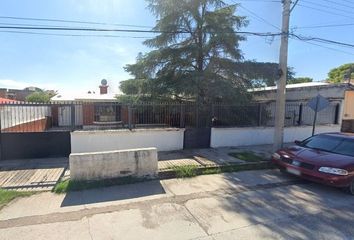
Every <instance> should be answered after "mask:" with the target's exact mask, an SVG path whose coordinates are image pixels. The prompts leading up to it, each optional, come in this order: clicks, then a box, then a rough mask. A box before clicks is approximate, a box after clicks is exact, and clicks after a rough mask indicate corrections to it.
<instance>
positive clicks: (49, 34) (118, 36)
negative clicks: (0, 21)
mask: <svg viewBox="0 0 354 240" xmlns="http://www.w3.org/2000/svg"><path fill="white" fill-rule="evenodd" d="M0 33H16V34H30V35H44V36H64V37H104V38H139V39H148V38H151V37H148V36H146V37H144V36H122V35H107V34H65V33H42V32H33V31H11V30H10V31H6V30H0Z"/></svg>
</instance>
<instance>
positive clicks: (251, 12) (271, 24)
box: [239, 5, 280, 30]
mask: <svg viewBox="0 0 354 240" xmlns="http://www.w3.org/2000/svg"><path fill="white" fill-rule="evenodd" d="M239 7H240V8H242V9H243V10H245V11H246V12H248V13H250V14H251V15H252V16H254V17H255V18H257V19H258V20H259V21H261V22H264V23H266V24H268V25H269V26H272V27H274V28H276V29H277V30H280V28H279V27H278V26H276V25H274V24H273V23H271V22H269V21H268V20H266V19H264V18H262V17H261V16H259V15H258V14H256V13H254V12H253V11H251V10H249V9H247V8H245V7H244V6H242V5H239Z"/></svg>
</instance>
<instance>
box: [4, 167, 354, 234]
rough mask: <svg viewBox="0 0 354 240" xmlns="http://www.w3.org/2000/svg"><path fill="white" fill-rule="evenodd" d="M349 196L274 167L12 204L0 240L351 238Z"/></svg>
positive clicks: (353, 209)
mask: <svg viewBox="0 0 354 240" xmlns="http://www.w3.org/2000/svg"><path fill="white" fill-rule="evenodd" d="M353 219H354V198H353V197H350V196H348V195H347V194H346V193H344V192H342V191H340V190H337V189H333V188H329V187H325V186H320V185H317V184H312V183H307V182H303V181H299V180H298V179H294V178H291V177H289V176H286V175H282V174H280V173H279V172H278V171H276V170H264V171H247V172H239V173H228V174H217V175H208V176H199V177H195V178H191V179H170V180H163V181H150V182H144V183H138V184H134V185H124V186H115V187H110V188H102V189H96V190H87V191H81V192H73V193H69V194H67V195H56V194H53V193H50V192H45V193H40V194H36V195H33V196H31V197H28V198H22V199H18V200H16V201H15V202H13V203H12V204H11V205H9V206H7V207H5V208H3V209H2V210H1V211H0V236H1V239H6V240H7V239H9V240H10V239H11V240H12V239H19V240H21V239H39V240H41V239H46V240H47V239H49V240H50V239H68V240H70V239H75V240H76V239H83V240H85V239H91V240H92V239H93V240H100V239H128V240H133V239H152V240H154V239H156V240H159V239H194V240H196V239H199V240H221V239H226V240H228V239H230V240H231V239H330V240H333V239H353V238H354V228H353V225H352V223H353Z"/></svg>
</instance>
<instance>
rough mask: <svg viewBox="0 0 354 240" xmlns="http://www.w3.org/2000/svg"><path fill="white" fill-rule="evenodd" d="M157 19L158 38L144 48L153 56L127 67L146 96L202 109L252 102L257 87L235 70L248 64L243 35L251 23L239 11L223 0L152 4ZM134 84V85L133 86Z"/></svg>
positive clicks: (171, 0) (141, 57)
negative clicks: (250, 92) (241, 45)
mask: <svg viewBox="0 0 354 240" xmlns="http://www.w3.org/2000/svg"><path fill="white" fill-rule="evenodd" d="M147 1H148V7H149V9H150V10H151V11H152V13H153V14H154V15H155V16H156V18H157V19H158V20H157V23H156V26H155V27H154V28H153V30H154V31H156V32H157V33H158V34H157V35H156V37H154V38H152V39H149V40H146V41H145V42H144V44H145V45H146V46H148V47H150V48H152V49H153V50H152V51H150V52H148V53H146V54H139V56H138V57H137V62H136V63H135V64H131V65H127V66H126V67H125V69H126V71H128V72H129V73H130V74H131V75H133V76H134V77H135V81H139V82H141V80H143V82H144V83H145V84H143V85H142V86H143V89H142V90H141V91H140V93H142V94H145V95H150V96H152V97H153V98H154V99H171V98H173V99H177V100H187V99H188V100H195V101H198V102H199V103H201V104H210V103H212V102H214V101H222V102H230V101H234V102H235V101H242V100H244V99H246V96H247V88H249V87H250V86H251V84H252V83H251V82H250V81H248V80H246V79H245V78H243V77H241V76H240V74H238V73H237V72H236V71H235V69H236V68H237V66H238V65H237V64H238V63H239V62H240V61H241V60H242V59H243V56H242V52H241V51H240V49H239V42H240V41H243V40H245V37H244V36H242V35H239V34H237V31H238V30H239V29H240V28H242V27H244V26H246V25H247V24H248V21H247V20H246V19H245V17H242V16H237V15H235V13H236V10H237V5H228V4H226V3H224V2H223V1H221V0H147ZM132 81H134V80H132Z"/></svg>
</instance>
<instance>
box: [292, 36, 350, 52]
mask: <svg viewBox="0 0 354 240" xmlns="http://www.w3.org/2000/svg"><path fill="white" fill-rule="evenodd" d="M293 39H295V40H298V41H301V42H303V43H307V44H311V45H314V46H318V47H321V48H325V49H329V50H332V51H336V52H341V53H345V54H348V55H353V56H354V53H349V52H346V51H342V50H339V49H336V48H331V47H327V46H323V45H320V44H317V43H312V42H307V41H303V40H301V39H298V38H293Z"/></svg>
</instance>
